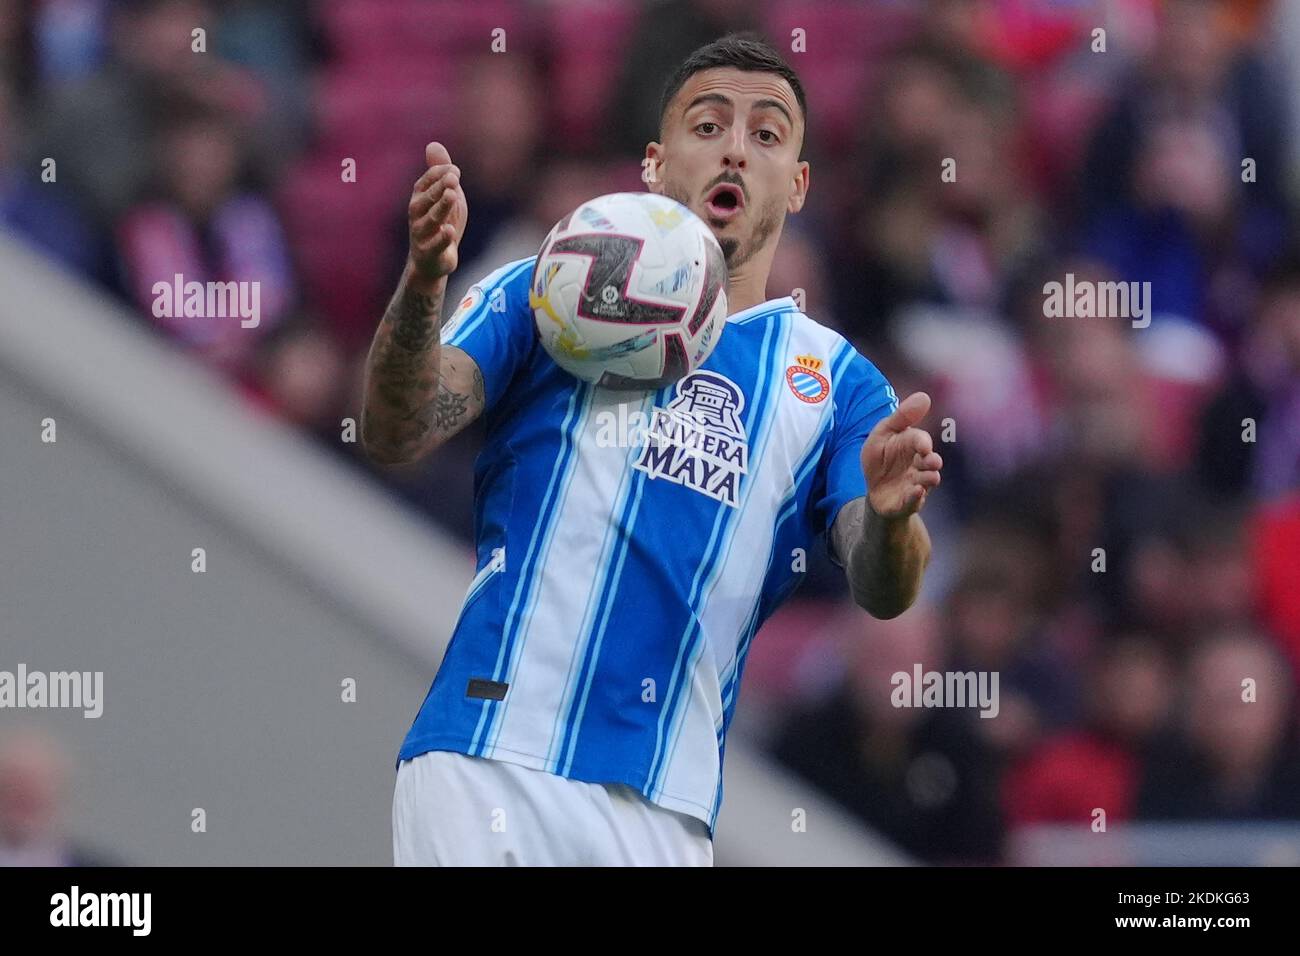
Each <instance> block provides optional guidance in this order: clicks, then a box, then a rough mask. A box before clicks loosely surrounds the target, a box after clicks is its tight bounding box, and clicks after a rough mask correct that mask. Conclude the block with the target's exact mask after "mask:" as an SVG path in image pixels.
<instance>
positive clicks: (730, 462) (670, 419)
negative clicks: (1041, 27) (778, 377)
mask: <svg viewBox="0 0 1300 956" xmlns="http://www.w3.org/2000/svg"><path fill="white" fill-rule="evenodd" d="M676 391H677V397H676V398H674V399H673V400H672V401H671V402H669V403H668V407H667V408H660V407H658V406H656V407H655V410H654V412H653V414H652V415H651V418H650V425H649V427H647V428H646V431H645V435H646V443H645V446H644V447H643V448H642V449H641V455H640V456H639V457H638V458H637V461H636V464H635V465H634V466H633V467H635V468H639V469H640V470H641V471H644V472H645V473H646V474H647V475H649V476H650V477H651V478H666V479H667V480H669V481H671V482H673V483H674V484H678V485H685V486H686V487H687V488H690V489H691V490H693V491H698V492H699V493H700V494H703V495H708V496H709V497H710V498H715V499H717V500H718V501H721V502H722V503H723V504H725V505H730V506H731V507H733V508H735V507H737V498H738V495H739V491H740V476H741V475H743V474H745V473H746V472H747V471H748V468H749V440H748V437H747V436H746V435H745V425H744V423H743V422H741V420H740V411H741V409H743V408H744V407H745V394H744V393H743V392H742V391H741V390H740V388H739V387H738V386H737V385H736V383H735V382H733V381H732V380H731V379H729V378H727V377H726V376H725V375H719V374H718V373H717V372H693V373H691V374H690V375H687V376H686V377H685V378H684V379H682V380H681V381H680V382H678V383H677V385H676Z"/></svg>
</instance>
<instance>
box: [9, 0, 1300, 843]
mask: <svg viewBox="0 0 1300 956" xmlns="http://www.w3.org/2000/svg"><path fill="white" fill-rule="evenodd" d="M1287 6H1288V5H1287V4H1285V3H1281V2H1279V3H1273V2H1270V0H1258V2H1251V0H1232V2H1228V0H1167V2H1158V0H1108V2H1103V0H1074V2H1069V0H1058V2H1049V0H1005V2H1001V3H994V2H990V0H933V2H920V0H917V2H904V0H884V2H871V3H867V2H860V3H859V2H845V0H831V2H810V0H767V2H752V0H690V2H682V0H667V2H657V3H656V2H637V0H607V2H586V0H572V2H536V3H528V2H506V0H473V2H439V0H433V2H422V0H315V2H307V0H300V2H289V0H284V2H269V0H266V2H258V0H230V2H224V3H205V2H200V0H118V2H113V0H27V2H22V0H0V222H2V223H3V224H5V225H7V226H8V227H9V228H10V229H12V230H14V231H15V232H17V233H19V234H22V235H24V236H25V237H26V238H28V239H29V240H30V241H31V242H33V243H35V244H37V245H39V246H41V247H43V248H44V249H45V250H46V251H47V252H48V253H49V254H50V255H52V256H54V257H57V258H58V259H60V260H62V261H63V262H64V263H66V264H67V265H68V266H70V267H71V268H73V269H75V270H76V271H77V272H79V273H81V274H82V275H84V276H85V277H87V278H88V279H91V280H92V281H94V282H96V283H98V284H99V285H101V286H102V287H103V288H104V289H105V290H106V291H108V292H110V293H111V294H113V295H115V296H117V297H120V298H121V299H122V300H123V301H124V302H127V303H130V304H132V305H133V306H134V307H135V312H136V313H137V314H138V318H139V322H140V323H141V324H142V325H143V326H146V327H149V328H151V329H153V330H154V331H155V332H156V333H157V334H158V335H159V336H162V337H165V338H166V339H168V340H170V341H171V342H173V343H174V344H175V345H176V347H177V348H181V349H185V350H188V351H190V352H191V353H193V354H194V355H196V356H197V357H199V358H200V359H201V360H202V361H204V362H205V363H208V364H209V365H210V366H211V367H212V368H214V369H216V370H218V371H219V372H220V374H222V375H223V376H225V377H226V378H227V379H228V380H229V382H230V384H231V386H232V388H235V389H238V390H239V391H240V393H241V394H243V395H245V396H246V397H247V400H248V402H249V403H250V404H251V405H253V406H255V407H256V408H258V409H260V410H262V411H264V412H265V413H266V414H268V415H273V416H278V417H279V418H282V419H284V420H286V421H288V422H291V423H293V424H294V425H296V426H298V427H299V428H301V429H303V430H304V431H305V432H307V433H310V434H312V435H314V436H316V437H317V438H318V439H319V441H320V443H321V444H322V446H323V447H325V448H328V449H330V450H331V452H332V453H335V454H337V455H339V456H341V457H342V458H343V459H345V460H347V461H348V462H351V463H352V464H353V465H354V466H355V467H357V468H359V469H363V470H366V471H367V472H370V473H372V474H373V477H374V480H375V481H377V482H382V483H385V484H386V485H388V486H389V487H391V488H392V489H393V490H394V491H395V492H396V493H398V494H400V495H401V496H402V497H403V498H405V499H406V500H408V501H409V502H410V503H411V504H412V505H414V506H415V507H417V508H419V509H422V510H423V511H424V512H426V513H428V514H429V515H431V516H432V517H433V518H434V519H435V520H437V521H438V522H439V523H441V524H442V525H443V526H445V527H446V528H447V529H449V530H450V531H451V532H453V533H454V534H456V535H459V536H460V537H461V538H462V539H463V540H464V541H465V542H466V547H467V550H468V542H469V540H470V535H471V533H472V502H473V488H472V468H471V463H472V461H473V456H474V454H475V452H476V449H477V446H478V443H479V442H480V441H481V434H480V433H479V432H478V431H477V430H475V431H471V432H470V433H468V434H466V435H462V436H461V437H460V438H459V439H458V440H457V441H456V442H455V443H454V444H453V445H452V446H449V447H448V448H447V449H445V450H444V452H440V454H439V455H438V456H437V457H436V460H431V461H429V462H425V463H422V464H420V465H417V466H412V467H410V468H407V469H399V470H388V471H381V470H379V469H375V468H373V467H372V466H370V465H369V464H368V463H367V462H366V461H365V460H364V458H363V456H362V455H361V453H360V452H359V450H358V448H357V446H356V445H353V444H347V443H344V442H341V441H340V431H341V427H340V422H341V420H342V419H343V418H344V417H347V416H353V417H355V416H357V414H358V410H359V407H360V401H359V395H360V383H361V370H362V361H363V359H364V355H365V350H366V348H367V346H368V344H369V340H370V336H371V334H372V333H373V331H374V328H375V325H376V323H377V322H378V320H379V317H380V315H381V313H382V310H383V306H384V304H385V301H386V298H387V296H388V294H389V293H390V292H391V289H392V288H393V286H394V285H395V283H396V280H397V277H398V275H399V273H400V269H401V264H402V261H403V259H404V257H405V242H406V234H405V218H404V212H405V206H406V202H407V199H408V197H409V191H410V186H411V183H412V182H414V180H415V179H416V177H417V176H418V175H419V174H420V172H421V171H422V168H423V160H422V156H423V145H424V144H425V143H426V142H427V141H429V140H431V139H437V140H439V141H441V142H443V143H445V144H446V145H447V146H448V148H449V150H450V153H451V156H452V159H453V161H454V162H456V163H457V164H458V165H459V166H460V167H461V168H462V169H463V170H464V183H465V190H466V194H467V197H468V199H469V204H470V220H469V228H468V232H467V233H466V236H465V241H464V243H463V245H462V249H461V259H460V261H461V265H460V269H459V271H458V272H457V274H456V275H455V276H453V277H452V284H451V288H450V289H449V294H448V299H447V301H448V302H451V303H454V302H456V301H458V299H459V297H460V296H461V295H462V294H463V292H464V290H465V289H466V288H467V287H468V285H469V284H470V283H471V282H472V281H474V280H476V279H478V278H480V277H481V276H483V275H484V274H486V273H487V272H489V271H491V270H492V269H494V268H496V267H497V266H498V265H500V264H502V263H504V262H507V261H509V260H512V259H516V258H521V257H524V256H528V255H532V254H533V253H535V252H536V251H537V247H538V246H539V244H540V242H541V240H542V238H543V237H544V236H545V234H546V232H547V230H548V229H549V228H550V226H551V225H552V224H553V223H554V222H555V221H556V220H558V219H559V218H560V217H561V216H562V215H564V214H565V213H566V212H568V211H569V210H570V209H571V208H572V207H574V206H576V205H577V204H578V203H579V202H581V201H582V200H584V199H587V198H590V197H592V196H594V195H598V194H601V193H604V192H611V191H616V190H637V189H642V188H644V187H643V184H642V183H641V181H640V159H641V157H642V156H643V154H644V147H645V143H646V142H647V141H648V140H651V139H653V138H655V135H656V130H657V119H658V118H657V100H658V95H659V92H660V89H661V86H662V83H663V81H664V79H665V78H666V76H667V74H668V72H669V70H670V69H671V68H672V67H673V66H675V65H676V64H677V63H678V62H680V60H681V59H683V58H684V57H685V56H686V55H687V54H688V53H689V52H691V51H692V50H693V49H695V48H696V47H697V46H699V45H701V44H703V43H706V42H708V41H710V40H712V39H715V38H717V37H718V36H720V35H721V34H723V33H725V32H728V31H730V30H733V29H745V28H753V29H758V30H759V31H761V32H762V33H763V34H764V35H765V36H766V37H768V38H769V39H770V40H771V41H773V42H774V43H775V45H776V46H777V47H778V49H781V50H783V51H786V50H788V49H789V38H790V36H791V30H792V29H795V28H802V29H803V30H805V31H806V36H807V50H808V52H806V53H788V54H787V59H788V61H789V62H790V64H791V65H792V66H793V67H794V68H795V70H796V71H798V72H799V73H800V75H801V78H802V79H803V82H804V84H805V86H806V88H807V90H808V96H809V108H810V115H809V124H808V137H807V140H806V143H805V158H807V159H808V160H809V161H810V162H811V164H812V176H811V180H812V189H811V192H810V196H809V204H808V206H807V208H806V210H805V212H804V213H802V214H801V215H800V216H798V217H795V218H793V219H791V220H788V221H787V223H786V230H785V234H784V237H783V239H782V243H781V249H780V252H779V254H778V257H777V261H776V266H775V269H774V273H773V275H772V278H771V282H770V284H769V294H770V295H771V296H773V297H776V296H781V295H786V294H789V293H790V292H791V290H793V289H795V288H799V289H802V290H804V292H803V294H804V295H805V299H806V309H805V311H807V312H808V313H809V314H810V315H811V316H812V317H813V318H814V319H816V320H817V321H819V322H821V323H822V324H826V325H831V326H833V327H835V328H837V329H839V330H840V331H842V332H843V333H844V334H845V335H846V336H847V337H849V338H850V339H851V340H852V341H853V342H854V343H855V344H856V345H857V346H858V347H859V349H860V350H861V351H862V352H863V353H864V354H865V355H866V356H868V357H869V358H871V359H872V360H873V361H874V362H875V363H876V364H877V365H878V366H880V367H881V369H882V370H883V371H884V372H885V373H886V375H888V376H889V378H890V379H891V381H892V382H893V383H894V386H895V389H896V390H897V391H898V393H899V394H900V395H905V394H907V393H908V392H910V391H912V390H914V389H917V388H924V389H925V390H927V391H929V392H930V394H931V395H932V396H933V397H934V398H935V400H936V401H935V409H934V411H932V413H931V418H930V420H929V421H928V423H927V424H928V425H929V426H930V427H931V429H932V430H933V431H934V433H935V437H936V438H937V439H939V441H937V442H936V447H937V448H938V450H940V451H941V452H942V454H943V456H944V459H945V476H944V477H945V481H944V485H943V488H942V489H941V491H940V492H939V493H938V494H937V495H935V496H934V498H933V499H932V501H931V503H930V506H928V507H927V510H926V519H927V523H928V524H929V525H930V528H931V533H932V536H933V538H934V541H935V563H934V565H933V567H932V573H931V578H930V580H929V581H928V584H927V589H926V591H925V593H924V595H923V599H922V601H921V602H920V605H919V606H917V607H915V608H913V609H912V610H911V611H909V612H908V613H907V614H905V615H903V616H902V617H900V618H898V619H896V620H893V621H889V622H877V621H873V620H871V619H869V618H867V617H865V616H864V615H863V614H862V612H861V611H859V610H858V609H857V608H855V607H854V606H853V605H852V604H851V603H850V602H849V601H848V598H847V594H846V592H845V588H844V586H843V581H842V576H841V573H840V572H839V571H838V570H837V569H835V568H834V567H833V566H832V565H830V564H829V562H828V561H827V560H826V558H825V556H824V554H821V555H818V556H815V560H814V561H813V562H812V563H811V565H810V568H811V570H810V573H809V576H808V580H807V581H806V583H805V584H804V586H803V587H802V588H801V590H800V591H799V592H798V593H797V594H796V596H795V598H794V599H792V601H791V602H790V603H789V604H788V605H787V606H786V607H785V608H783V609H782V610H781V611H780V612H779V613H778V614H777V615H776V616H775V617H774V618H773V619H772V620H771V621H770V622H769V624H768V625H767V627H766V628H765V630H764V633H763V636H762V637H761V638H760V640H759V641H757V642H756V645H755V649H754V652H753V654H752V655H751V658H750V663H749V671H750V674H749V680H748V681H747V682H746V689H745V694H746V697H747V699H748V700H747V704H746V705H745V706H742V707H741V708H740V716H739V717H738V718H737V719H738V721H740V723H741V725H742V726H743V727H744V728H745V730H746V732H748V733H751V734H753V735H755V736H757V737H759V738H761V739H763V740H765V741H767V743H768V745H769V746H770V748H771V750H772V752H773V753H774V754H775V755H776V756H777V757H778V758H779V759H781V760H782V761H783V762H785V763H786V764H788V765H789V766H790V767H792V768H793V769H794V770H796V771H797V772H799V773H801V774H803V775H805V776H807V777H808V778H810V779H811V780H812V781H813V782H814V783H816V784H817V785H819V786H820V787H822V788H824V789H825V790H826V791H827V792H828V793H829V794H831V795H832V796H833V797H834V798H836V799H837V800H839V801H840V802H841V803H843V804H844V805H845V806H846V807H847V808H848V809H849V810H851V811H852V812H853V813H855V814H857V815H858V816H860V817H861V818H862V820H863V821H864V822H866V823H867V824H869V825H871V826H872V827H874V828H876V829H877V830H878V831H879V832H881V833H882V834H883V835H884V836H886V837H887V838H889V839H891V840H893V841H895V842H896V843H897V844H898V845H899V846H901V847H902V848H903V849H905V850H906V851H908V852H910V853H912V854H915V855H916V856H917V857H918V858H920V859H923V860H927V861H932V862H938V863H954V862H955V863H977V862H996V861H1000V860H1003V859H1005V854H1004V847H1005V846H1006V840H1007V837H1008V835H1009V834H1011V833H1013V832H1014V831H1015V830H1016V829H1017V828H1019V827H1023V826H1027V825H1031V824H1035V823H1044V822H1067V823H1074V824H1078V825H1080V826H1087V825H1088V824H1090V823H1091V822H1092V819H1093V818H1092V813H1093V809H1094V808H1098V807H1100V808H1104V809H1105V810H1106V813H1107V818H1108V821H1109V823H1110V824H1112V825H1113V824H1116V823H1119V822H1123V821H1129V820H1263V819H1291V820H1297V819H1300V734H1298V722H1297V704H1296V698H1297V695H1296V690H1297V686H1298V685H1297V680H1298V679H1300V253H1298V252H1297V249H1300V246H1297V245H1296V243H1295V227H1296V213H1297V205H1296V201H1297V185H1298V183H1300V177H1298V176H1297V172H1300V163H1298V162H1297V157H1300V151H1298V150H1297V149H1296V144H1295V142H1294V138H1293V137H1292V136H1291V135H1290V133H1289V130H1290V129H1291V128H1292V127H1293V125H1294V124H1293V120H1294V116H1293V113H1294V112H1295V111H1296V109H1297V106H1300V96H1295V95H1292V93H1293V91H1294V90H1295V88H1296V79H1297V78H1296V76H1295V75H1294V73H1292V72H1291V71H1292V70H1294V69H1295V68H1296V66H1297V63H1296V61H1297V60H1298V59H1300V17H1297V16H1296V12H1295V11H1294V10H1288V9H1286V8H1287ZM196 27H203V28H204V29H205V30H206V52H205V53H195V52H193V51H192V48H191V44H192V40H193V37H192V33H191V31H192V30H193V29H194V28H196ZM1098 27H1101V28H1103V29H1104V31H1105V37H1104V40H1105V52H1100V51H1095V50H1094V46H1095V45H1096V43H1097V35H1096V34H1094V32H1093V31H1094V29H1095V28H1098ZM497 29H501V30H504V34H503V36H504V39H505V44H506V49H505V52H501V53H492V52H490V46H489V45H490V43H491V41H492V37H493V31H494V30H497ZM47 157H50V158H54V159H55V160H56V162H57V179H56V181H55V182H53V183H49V182H43V181H42V179H41V175H40V174H41V170H42V160H44V159H45V158H47ZM947 157H953V158H955V159H956V161H957V167H956V168H957V178H956V182H953V183H941V182H940V178H939V173H940V170H941V163H942V161H943V160H944V159H945V158H947ZM1244 159H1250V160H1253V168H1252V170H1251V172H1250V173H1249V174H1246V175H1245V176H1244V177H1243V160H1244ZM347 160H353V161H355V169H356V176H355V181H347V179H348V177H347V176H346V175H345V172H346V161H347ZM177 272H179V273H183V274H184V275H185V276H186V278H198V277H202V278H205V279H206V278H211V279H222V280H227V279H239V280H256V281H258V282H260V283H261V289H262V322H261V324H260V326H259V327H258V328H256V329H243V328H240V326H239V324H238V323H232V322H226V323H212V322H205V321H202V320H197V321H196V320H185V319H183V318H181V319H158V318H155V317H154V316H153V314H152V309H151V302H152V293H151V291H150V290H151V288H152V285H153V283H154V282H155V281H158V280H160V279H162V280H167V281H169V280H170V278H171V276H172V275H173V274H174V273H177ZM1067 273H1073V274H1074V275H1075V276H1076V278H1079V279H1083V278H1090V279H1094V280H1103V281H1104V280H1123V281H1138V282H1143V281H1149V282H1150V283H1151V289H1152V312H1153V321H1152V322H1151V325H1150V326H1149V327H1148V328H1144V329H1138V328H1132V327H1131V326H1130V323H1128V322H1126V321H1123V320H1113V319H1111V320H1107V319H1084V318H1046V317H1045V316H1044V308H1043V300H1044V295H1043V285H1044V283H1045V282H1049V281H1063V279H1064V276H1065V275H1066V274H1067ZM34 320H38V317H36V318H34ZM945 420H950V426H949V428H948V433H947V434H946V435H945V434H944V428H945V425H944V424H943V423H944V422H945ZM1247 420H1249V422H1250V423H1253V424H1251V425H1249V426H1248V425H1247V424H1246V421H1247ZM1251 429H1253V433H1250V434H1248V431H1249V430H1251ZM1244 435H1245V436H1246V437H1245V438H1244V437H1243V436H1244ZM1249 439H1253V440H1249ZM1095 549H1104V562H1105V564H1104V571H1102V570H1099V569H1098V564H1097V561H1098V554H1101V553H1102V552H1097V551H1096V550H1095ZM916 663H920V664H922V665H923V667H924V668H925V669H926V670H938V671H944V670H950V671H951V670H961V671H967V670H975V671H996V672H998V674H999V675H1000V709H999V714H998V716H997V717H996V718H995V719H987V720H986V719H981V718H979V717H978V715H977V713H976V712H974V711H963V710H953V709H934V710H923V709H910V708H896V707H893V706H892V705H891V704H890V692H891V690H892V686H891V683H890V676H891V675H892V674H893V673H895V672H897V671H905V672H908V673H911V671H912V668H913V665H914V664H916ZM1244 678H1251V679H1253V680H1254V681H1255V682H1256V684H1257V688H1258V690H1257V698H1258V699H1257V701H1255V702H1254V703H1251V704H1244V703H1243V702H1242V681H1243V679H1244ZM3 765H4V764H3V762H0V766H3ZM3 792H6V788H5V787H4V786H3V781H0V793H3ZM3 807H4V802H3V801H0V822H3V818H4V810H3ZM10 819H11V822H12V817H11V818H10Z"/></svg>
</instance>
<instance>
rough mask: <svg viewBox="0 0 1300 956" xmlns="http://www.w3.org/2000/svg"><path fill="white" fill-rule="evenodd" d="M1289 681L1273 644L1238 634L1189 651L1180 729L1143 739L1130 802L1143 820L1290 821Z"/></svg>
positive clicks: (1292, 745)
mask: <svg viewBox="0 0 1300 956" xmlns="http://www.w3.org/2000/svg"><path fill="white" fill-rule="evenodd" d="M1294 696H1295V695H1294V688H1293V686H1292V684H1291V680H1290V674H1289V672H1288V668H1287V666H1286V664H1285V662H1284V661H1283V659H1282V657H1281V655H1280V654H1279V653H1278V651H1277V650H1276V648H1274V647H1273V646H1272V645H1270V644H1269V643H1268V642H1267V641H1266V640H1264V639H1263V638H1261V637H1259V636H1258V635H1256V634H1253V633H1250V632H1248V631H1237V632H1228V633H1226V634H1223V635H1221V636H1218V637H1215V638H1212V639H1210V640H1207V641H1205V642H1204V643H1203V644H1201V646H1200V647H1198V648H1197V650H1196V651H1195V653H1194V654H1193V655H1192V658H1191V660H1190V662H1189V665H1188V669H1187V683H1186V686H1185V692H1184V695H1183V699H1182V700H1181V701H1179V705H1178V707H1177V708H1176V712H1177V713H1178V715H1179V716H1180V717H1181V718H1182V719H1181V721H1180V726H1179V727H1178V728H1177V729H1176V731H1175V732H1174V733H1173V735H1172V736H1171V738H1170V739H1169V740H1168V741H1167V742H1161V744H1160V745H1159V746H1153V747H1152V748H1151V750H1150V754H1149V758H1148V760H1147V763H1146V767H1145V771H1146V772H1145V775H1144V778H1143V781H1142V784H1141V787H1140V789H1139V793H1138V799H1137V815H1138V816H1139V817H1140V818H1142V819H1146V820H1300V749H1298V748H1297V734H1296V721H1295V714H1294V709H1293V704H1294Z"/></svg>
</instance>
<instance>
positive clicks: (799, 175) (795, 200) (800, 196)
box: [785, 159, 810, 213]
mask: <svg viewBox="0 0 1300 956" xmlns="http://www.w3.org/2000/svg"><path fill="white" fill-rule="evenodd" d="M809 169H810V167H809V166H808V161H807V160H806V159H805V160H800V162H799V165H798V166H797V167H796V168H795V177H794V180H793V181H792V182H791V184H790V201H789V202H788V203H786V207H785V208H786V211H787V212H791V213H795V212H798V211H799V210H800V209H802V208H803V204H804V200H805V199H807V198H808V178H809Z"/></svg>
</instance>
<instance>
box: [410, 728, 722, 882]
mask: <svg viewBox="0 0 1300 956" xmlns="http://www.w3.org/2000/svg"><path fill="white" fill-rule="evenodd" d="M393 863H394V865H396V866H712V865H713V841H712V840H711V839H710V838H709V828H708V826H707V825H706V824H705V823H704V821H703V820H697V819H696V818H695V817H692V816H689V815H688V814H685V813H678V812H677V811H675V810H667V809H665V808H663V807H659V806H656V805H655V804H653V803H651V802H650V801H649V800H647V799H646V798H645V797H643V796H642V795H641V794H640V793H639V792H638V791H637V790H635V789H634V788H632V787H629V786H625V785H623V784H612V785H611V784H596V783H585V782H584V781H581V780H570V779H568V778H567V777H561V776H559V775H558V774H554V773H548V772H547V771H545V770H533V769H531V768H529V767H521V766H518V765H516V764H512V763H506V762H505V761H502V760H489V759H487V758H484V757H470V756H468V755H466V754H462V753H456V752H454V751H450V750H431V751H429V752H427V753H423V754H420V755H419V756H418V757H415V758H413V759H411V760H403V761H402V762H401V764H400V765H399V766H398V768H397V785H396V787H395V789H394V791H393Z"/></svg>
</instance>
